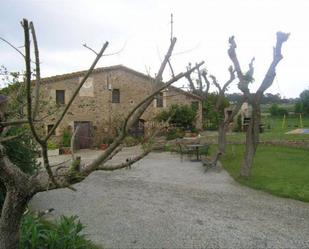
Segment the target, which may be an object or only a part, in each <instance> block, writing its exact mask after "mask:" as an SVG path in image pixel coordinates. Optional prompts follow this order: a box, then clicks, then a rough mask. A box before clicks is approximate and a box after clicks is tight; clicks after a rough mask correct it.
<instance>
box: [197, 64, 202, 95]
mask: <svg viewBox="0 0 309 249" xmlns="http://www.w3.org/2000/svg"><path fill="white" fill-rule="evenodd" d="M197 75H198V82H199V90H200V91H201V92H203V81H202V74H201V71H200V69H199V68H198V69H197Z"/></svg>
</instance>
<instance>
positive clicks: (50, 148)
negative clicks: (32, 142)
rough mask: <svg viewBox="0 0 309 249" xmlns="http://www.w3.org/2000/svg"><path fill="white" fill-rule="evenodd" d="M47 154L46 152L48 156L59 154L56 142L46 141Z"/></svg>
mask: <svg viewBox="0 0 309 249" xmlns="http://www.w3.org/2000/svg"><path fill="white" fill-rule="evenodd" d="M47 154H48V156H58V155H59V147H58V145H57V144H56V143H54V142H52V141H48V144H47Z"/></svg>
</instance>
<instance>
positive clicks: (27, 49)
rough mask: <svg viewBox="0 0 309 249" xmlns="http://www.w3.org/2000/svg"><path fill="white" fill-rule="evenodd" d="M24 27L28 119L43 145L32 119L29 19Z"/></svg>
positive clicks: (24, 20) (33, 132) (38, 140)
mask: <svg viewBox="0 0 309 249" xmlns="http://www.w3.org/2000/svg"><path fill="white" fill-rule="evenodd" d="M23 28H24V36H25V53H26V54H25V64H26V92H27V119H28V123H29V126H30V130H31V132H32V134H33V137H34V138H35V140H36V141H37V142H38V143H39V144H40V145H42V144H43V142H42V140H41V139H40V138H39V136H38V134H37V132H36V130H35V128H34V124H33V119H32V99H31V63H30V61H31V58H30V36H29V24H28V20H26V19H23Z"/></svg>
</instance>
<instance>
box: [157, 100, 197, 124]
mask: <svg viewBox="0 0 309 249" xmlns="http://www.w3.org/2000/svg"><path fill="white" fill-rule="evenodd" d="M169 117H171V119H170V121H169V123H170V124H172V125H174V126H177V127H181V128H184V129H188V128H190V129H192V128H193V127H194V121H195V117H196V110H194V109H193V108H192V107H191V106H188V105H172V106H171V107H170V108H169V110H167V111H162V112H161V113H159V115H157V117H156V120H158V121H164V122H165V121H167V120H168V118H169Z"/></svg>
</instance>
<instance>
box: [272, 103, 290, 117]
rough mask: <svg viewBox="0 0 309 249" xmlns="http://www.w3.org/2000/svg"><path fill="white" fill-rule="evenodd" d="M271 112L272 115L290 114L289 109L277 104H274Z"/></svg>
mask: <svg viewBox="0 0 309 249" xmlns="http://www.w3.org/2000/svg"><path fill="white" fill-rule="evenodd" d="M269 112H270V115H271V116H283V115H288V113H289V112H288V110H286V109H284V108H282V107H279V106H278V105H277V104H273V105H272V106H271V107H270V108H269Z"/></svg>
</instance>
